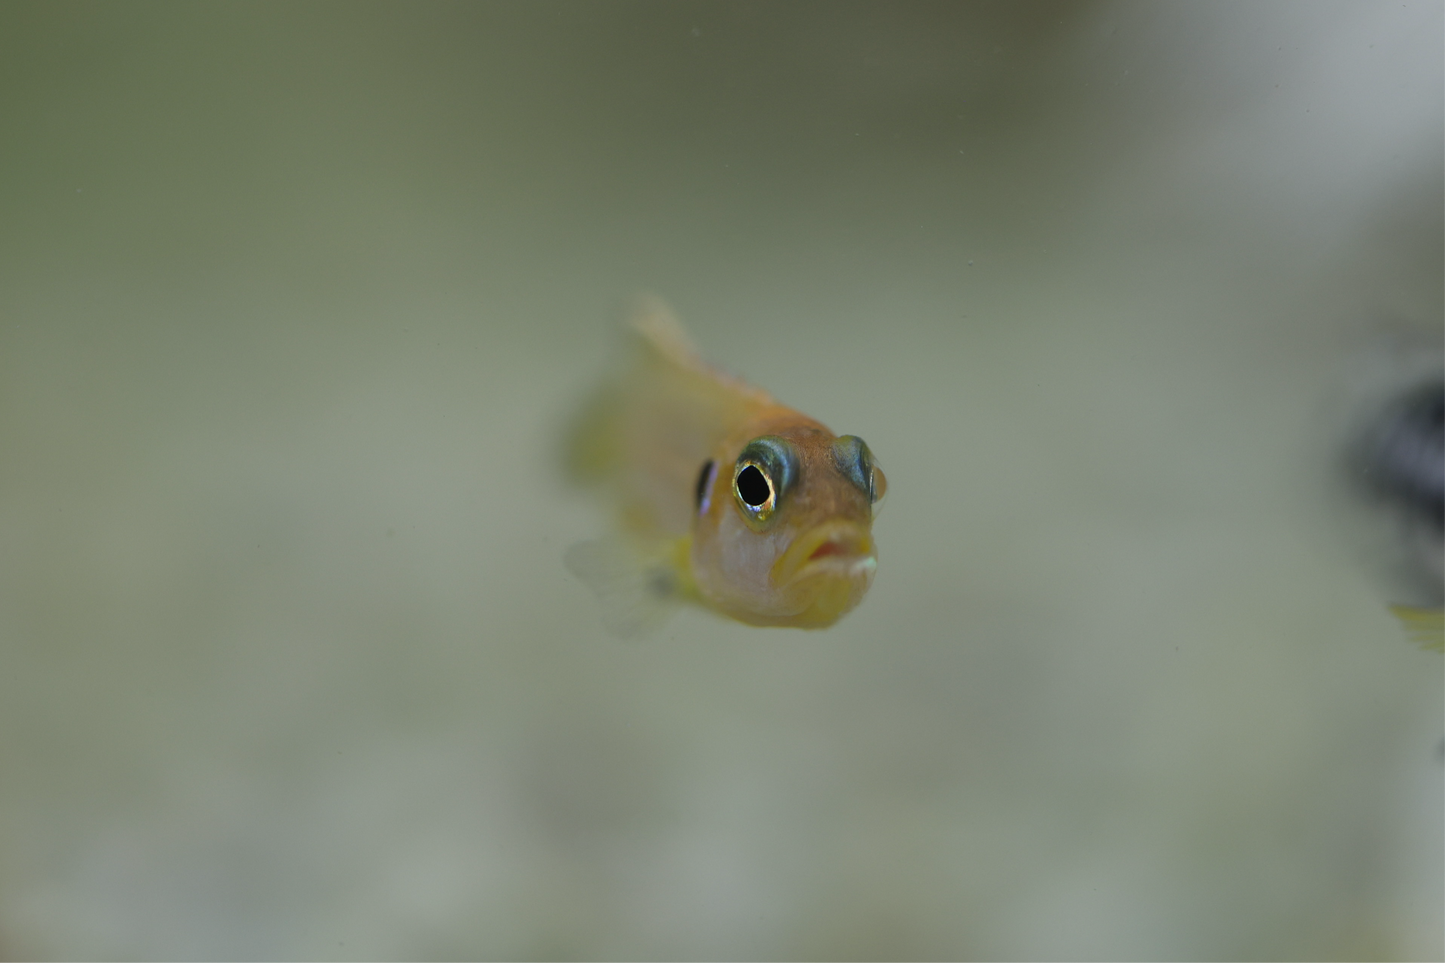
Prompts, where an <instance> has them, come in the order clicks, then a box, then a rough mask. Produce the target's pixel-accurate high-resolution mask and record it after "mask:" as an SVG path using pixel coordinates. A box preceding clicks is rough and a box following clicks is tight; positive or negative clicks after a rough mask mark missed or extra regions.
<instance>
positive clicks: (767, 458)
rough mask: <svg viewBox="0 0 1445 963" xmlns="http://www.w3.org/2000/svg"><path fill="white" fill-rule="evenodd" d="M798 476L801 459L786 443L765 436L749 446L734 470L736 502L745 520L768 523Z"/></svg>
mask: <svg viewBox="0 0 1445 963" xmlns="http://www.w3.org/2000/svg"><path fill="white" fill-rule="evenodd" d="M797 474H798V456H797V454H796V453H795V452H794V451H793V446H792V445H791V444H789V443H788V442H787V440H786V439H783V438H779V437H777V436H775V435H764V436H762V437H761V438H754V439H753V440H752V441H750V442H748V444H747V447H746V448H744V449H743V452H742V454H741V455H739V456H738V460H737V464H736V466H734V468H733V500H734V501H735V502H737V506H738V510H739V511H740V512H742V515H743V518H744V519H746V520H747V521H748V522H749V523H751V524H753V525H761V524H764V523H766V522H767V521H768V519H770V518H772V517H773V514H774V513H775V512H776V511H777V510H778V505H779V503H780V502H781V501H782V498H783V496H784V495H785V494H786V493H787V490H788V488H789V487H790V486H791V485H792V482H793V479H795V478H796V477H797Z"/></svg>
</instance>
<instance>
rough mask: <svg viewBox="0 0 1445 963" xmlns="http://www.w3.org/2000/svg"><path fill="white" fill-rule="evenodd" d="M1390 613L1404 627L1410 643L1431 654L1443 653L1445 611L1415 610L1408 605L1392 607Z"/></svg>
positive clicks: (1444, 647)
mask: <svg viewBox="0 0 1445 963" xmlns="http://www.w3.org/2000/svg"><path fill="white" fill-rule="evenodd" d="M1390 611H1391V612H1394V613H1395V618H1397V619H1399V620H1400V624H1401V625H1403V626H1404V627H1405V634H1406V635H1408V636H1409V637H1410V641H1412V642H1414V643H1415V644H1416V645H1418V646H1420V648H1422V649H1429V650H1430V651H1432V652H1440V651H1445V611H1442V610H1440V609H1417V608H1411V607H1410V606H1408V605H1392V606H1390Z"/></svg>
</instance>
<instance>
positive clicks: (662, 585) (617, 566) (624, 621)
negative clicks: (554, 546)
mask: <svg viewBox="0 0 1445 963" xmlns="http://www.w3.org/2000/svg"><path fill="white" fill-rule="evenodd" d="M682 541H683V542H685V541H686V539H683V540H682ZM680 555H681V557H682V558H683V559H685V558H686V555H685V553H681V552H680V551H679V546H678V545H677V544H675V543H671V542H669V543H661V542H659V543H656V544H651V545H648V544H642V543H639V542H637V541H635V540H631V539H627V538H623V537H620V536H613V537H609V538H601V539H596V540H594V541H589V542H579V543H577V544H576V545H573V546H572V547H571V548H569V549H568V550H567V554H566V555H564V556H563V558H562V562H563V564H564V565H566V566H567V571H569V572H571V573H572V574H573V575H575V576H577V577H578V578H579V579H581V580H582V581H583V582H584V583H586V585H587V587H588V588H590V589H592V591H593V592H594V593H596V595H597V598H598V600H599V601H601V603H602V624H603V625H605V626H606V627H607V630H608V631H609V632H611V633H612V634H613V635H615V636H617V637H619V638H624V639H635V638H642V637H643V636H646V635H648V634H650V633H652V632H654V631H656V630H657V629H658V628H660V627H661V626H662V624H663V623H664V622H666V621H667V619H668V618H669V617H670V616H671V615H672V613H673V612H674V611H675V610H676V608H677V606H678V603H680V602H681V601H682V600H683V599H684V598H686V597H687V594H688V591H689V585H690V582H689V580H688V579H687V577H686V572H685V570H683V569H682V568H681V567H680V566H679V562H678V559H679V556H680ZM683 564H684V565H685V562H684V563H683Z"/></svg>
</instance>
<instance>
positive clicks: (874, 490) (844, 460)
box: [833, 435, 883, 503]
mask: <svg viewBox="0 0 1445 963" xmlns="http://www.w3.org/2000/svg"><path fill="white" fill-rule="evenodd" d="M833 463H834V464H835V465H837V466H838V470H839V471H840V472H842V473H843V477H845V478H847V479H848V480H849V481H850V482H852V483H853V485H854V487H855V488H857V489H858V490H859V491H860V492H862V493H863V494H865V495H867V496H868V501H869V502H870V503H871V502H876V501H878V499H879V498H881V497H882V496H883V492H881V491H879V485H878V475H877V472H876V471H875V470H874V469H875V467H876V466H875V464H874V462H873V452H871V451H869V450H868V445H867V443H866V442H864V441H863V439H862V438H859V437H858V436H857V435H844V436H842V437H841V438H839V439H838V440H837V441H835V442H833Z"/></svg>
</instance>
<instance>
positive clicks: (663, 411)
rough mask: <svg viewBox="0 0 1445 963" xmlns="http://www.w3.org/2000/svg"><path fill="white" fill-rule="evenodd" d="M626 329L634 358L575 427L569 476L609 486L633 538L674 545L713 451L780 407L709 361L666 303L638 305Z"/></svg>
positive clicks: (653, 300) (652, 300)
mask: <svg viewBox="0 0 1445 963" xmlns="http://www.w3.org/2000/svg"><path fill="white" fill-rule="evenodd" d="M627 328H628V330H629V331H630V333H631V334H632V335H633V342H634V345H635V349H636V350H635V351H634V354H633V358H632V361H631V364H630V365H628V366H626V367H625V368H623V369H622V370H621V371H619V372H617V373H616V374H615V375H614V376H613V377H612V378H611V380H610V381H608V382H607V384H606V385H605V386H604V387H603V388H602V389H601V390H600V391H599V392H598V393H597V394H596V395H595V396H594V397H593V399H592V400H591V403H590V404H589V405H588V406H587V407H586V408H585V409H584V411H583V413H582V414H581V416H580V417H579V418H578V419H577V420H576V421H575V422H574V425H573V429H572V432H571V434H570V437H569V439H568V446H567V458H566V461H567V468H568V473H569V474H570V475H571V477H572V478H574V479H576V480H579V481H583V482H591V483H595V484H601V485H603V486H606V487H609V488H610V489H611V494H612V497H613V498H614V500H615V504H616V507H617V509H618V511H619V514H620V516H621V520H622V522H623V524H624V525H625V526H626V527H627V528H628V529H629V530H630V531H631V532H632V533H633V534H635V535H638V536H640V537H643V538H645V539H649V540H650V539H654V538H659V537H663V538H676V537H678V536H681V535H684V534H686V533H687V532H688V531H690V530H691V526H692V516H693V510H694V507H695V506H694V504H693V500H694V494H693V493H694V492H695V491H696V489H697V477H698V472H699V470H700V469H701V468H702V465H703V464H704V462H705V461H706V460H707V459H708V458H709V457H711V453H712V450H713V449H714V447H715V446H716V445H717V444H718V442H719V441H720V440H721V439H722V438H724V437H726V435H727V432H728V431H729V430H730V429H731V428H732V426H734V425H736V424H738V423H739V422H740V421H743V420H745V419H746V418H747V417H748V416H749V415H750V413H752V412H754V411H756V410H758V409H759V408H760V407H762V406H765V405H768V404H773V403H774V402H773V401H772V398H771V396H770V395H768V393H767V392H765V391H762V390H761V389H759V388H754V387H752V386H751V385H748V384H747V383H746V382H743V381H740V380H738V379H737V378H733V377H731V376H729V375H727V374H724V373H723V372H721V371H719V370H718V369H716V368H714V367H712V366H711V365H709V364H707V363H706V362H705V361H703V360H702V358H701V357H700V356H699V355H698V353H697V349H696V348H695V347H694V346H693V343H692V339H690V338H689V337H688V336H687V333H686V332H685V331H684V330H683V328H682V325H681V324H679V323H678V321H677V318H676V317H674V315H673V313H672V311H671V310H670V309H669V308H668V307H667V305H666V304H665V303H664V302H663V301H662V300H661V299H660V298H657V297H654V296H650V295H641V296H638V297H637V298H636V299H634V301H633V305H632V311H631V313H630V314H629V316H628V321H627Z"/></svg>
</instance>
